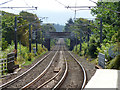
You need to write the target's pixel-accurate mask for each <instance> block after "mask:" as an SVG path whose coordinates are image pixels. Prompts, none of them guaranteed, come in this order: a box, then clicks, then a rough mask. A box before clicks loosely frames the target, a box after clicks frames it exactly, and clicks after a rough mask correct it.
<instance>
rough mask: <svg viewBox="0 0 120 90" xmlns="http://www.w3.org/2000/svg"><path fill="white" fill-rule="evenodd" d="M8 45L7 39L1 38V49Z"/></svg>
mask: <svg viewBox="0 0 120 90" xmlns="http://www.w3.org/2000/svg"><path fill="white" fill-rule="evenodd" d="M7 46H8V43H7V41H5V38H2V50H5V49H6V48H7Z"/></svg>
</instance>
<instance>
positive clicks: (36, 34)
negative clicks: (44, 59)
mask: <svg viewBox="0 0 120 90" xmlns="http://www.w3.org/2000/svg"><path fill="white" fill-rule="evenodd" d="M37 50H38V47H37V29H36V52H37Z"/></svg>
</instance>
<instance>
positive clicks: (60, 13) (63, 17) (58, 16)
mask: <svg viewBox="0 0 120 90" xmlns="http://www.w3.org/2000/svg"><path fill="white" fill-rule="evenodd" d="M6 1H10V2H8V3H6V4H3V5H1V4H2V3H3V2H6ZM93 1H95V2H97V0H93ZM32 6H34V7H38V8H37V10H31V9H23V8H22V9H18V8H14V9H1V8H0V10H4V11H7V12H10V13H15V14H18V13H19V12H20V11H22V10H24V11H28V12H30V13H34V14H36V15H37V16H38V17H39V18H42V17H46V18H45V19H43V23H56V24H61V25H65V23H67V21H68V20H69V19H70V18H74V17H75V9H74V8H72V10H71V9H67V8H65V6H96V4H95V3H93V2H91V1H89V0H0V7H32ZM76 10H77V12H76V18H80V17H81V18H87V19H91V18H95V17H93V16H92V15H91V13H90V10H78V9H76Z"/></svg>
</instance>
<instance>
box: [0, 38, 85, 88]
mask: <svg viewBox="0 0 120 90" xmlns="http://www.w3.org/2000/svg"><path fill="white" fill-rule="evenodd" d="M61 42H62V43H58V44H57V49H56V50H55V49H54V51H52V52H50V53H49V54H48V56H47V55H46V56H45V57H44V58H43V59H42V60H43V62H44V59H46V61H49V64H48V65H46V67H45V68H44V69H43V70H42V71H40V72H39V70H38V72H39V74H37V75H36V77H35V76H34V75H35V73H34V74H33V75H32V76H31V75H29V72H30V71H27V73H26V74H28V75H29V77H32V79H29V80H28V81H27V82H24V84H20V83H19V82H21V83H23V81H25V80H27V79H28V77H26V76H22V75H21V76H22V77H23V78H24V77H26V79H23V80H22V77H20V76H18V77H17V78H15V80H13V82H12V81H10V82H8V83H7V84H4V85H2V86H0V87H2V88H6V87H7V88H20V89H21V90H24V89H28V88H30V89H31V88H32V89H36V90H37V89H41V88H51V89H52V90H54V89H58V88H61V89H62V88H80V89H83V88H84V87H85V84H86V82H87V76H86V71H85V69H84V67H83V66H82V65H81V64H80V62H79V61H78V60H77V59H76V58H75V57H74V56H73V55H72V54H71V52H69V51H67V50H66V48H65V45H64V42H63V40H61ZM40 61H41V60H40ZM40 61H39V62H40ZM41 62H42V61H41ZM45 64H46V62H44V64H43V65H42V66H45ZM40 65H41V64H40ZM36 68H39V69H40V66H39V65H37V67H36ZM32 69H33V68H32ZM33 71H34V70H33ZM35 72H37V71H35ZM26 74H24V75H26ZM17 79H18V80H17ZM11 82H12V83H11ZM17 82H18V83H19V85H17ZM14 83H15V84H14ZM74 84H75V85H74Z"/></svg>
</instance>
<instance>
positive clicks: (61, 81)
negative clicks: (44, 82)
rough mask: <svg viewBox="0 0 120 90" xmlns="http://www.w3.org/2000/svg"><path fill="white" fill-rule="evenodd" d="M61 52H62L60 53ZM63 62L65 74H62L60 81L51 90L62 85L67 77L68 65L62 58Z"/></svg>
mask: <svg viewBox="0 0 120 90" xmlns="http://www.w3.org/2000/svg"><path fill="white" fill-rule="evenodd" d="M62 52H63V51H62ZM62 54H63V53H62ZM63 56H65V53H64V54H63ZM64 60H65V65H66V69H65V72H64V74H63V76H62V78H61V79H60V81H59V82H58V83H57V84H56V85H55V86H54V87H53V88H52V90H55V89H57V88H59V87H60V86H61V85H62V83H63V81H64V80H65V78H66V77H67V73H68V64H67V60H66V58H65V57H64Z"/></svg>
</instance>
